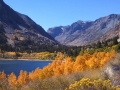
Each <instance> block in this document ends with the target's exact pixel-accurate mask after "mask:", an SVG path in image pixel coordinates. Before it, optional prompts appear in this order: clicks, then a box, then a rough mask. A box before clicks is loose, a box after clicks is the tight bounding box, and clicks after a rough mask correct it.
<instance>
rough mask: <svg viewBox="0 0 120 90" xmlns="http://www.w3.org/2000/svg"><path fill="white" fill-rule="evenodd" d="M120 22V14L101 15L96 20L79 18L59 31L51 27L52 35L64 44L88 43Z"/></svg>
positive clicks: (97, 38) (77, 44)
mask: <svg viewBox="0 0 120 90" xmlns="http://www.w3.org/2000/svg"><path fill="white" fill-rule="evenodd" d="M119 22H120V14H110V15H108V16H105V17H100V18H98V19H96V20H95V21H82V20H79V21H77V22H74V23H73V24H71V25H70V26H69V27H66V26H63V27H62V29H63V30H64V32H62V30H61V29H60V30H59V31H61V32H57V34H56V33H55V32H56V31H58V28H60V27H57V28H55V29H54V28H51V30H48V33H49V31H51V33H52V34H51V33H49V34H50V35H51V36H52V35H54V38H55V39H56V40H57V41H59V42H60V43H62V44H65V45H74V46H79V45H86V44H88V43H91V42H94V41H97V40H99V39H100V38H101V37H102V36H103V35H104V34H106V33H108V32H109V31H110V30H112V29H114V28H115V26H116V25H117V24H118V23H119Z"/></svg>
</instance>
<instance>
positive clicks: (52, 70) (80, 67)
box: [0, 50, 118, 90]
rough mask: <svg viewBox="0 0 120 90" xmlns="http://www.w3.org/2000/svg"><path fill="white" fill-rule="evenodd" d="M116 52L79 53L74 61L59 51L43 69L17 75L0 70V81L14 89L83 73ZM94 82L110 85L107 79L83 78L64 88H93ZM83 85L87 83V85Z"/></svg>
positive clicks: (97, 67) (103, 62) (95, 67)
mask: <svg viewBox="0 0 120 90" xmlns="http://www.w3.org/2000/svg"><path fill="white" fill-rule="evenodd" d="M116 54H117V53H116V52H115V51H114V50H111V51H110V52H106V51H104V52H95V53H94V54H92V55H91V54H88V53H85V54H84V55H83V56H80V55H79V56H77V57H76V60H75V61H74V60H73V59H72V58H71V57H65V56H64V55H63V54H62V53H60V52H59V53H58V54H57V56H56V58H55V60H54V61H53V62H52V63H51V64H49V65H47V66H45V67H44V68H43V69H40V68H36V69H35V70H34V71H32V72H27V71H23V70H21V71H20V74H19V76H18V77H17V76H16V75H15V74H14V73H11V74H10V75H8V76H6V74H5V73H4V71H3V72H0V82H2V83H3V82H6V83H7V84H8V85H9V86H10V87H11V88H12V89H13V90H14V89H18V88H20V87H23V86H26V85H28V84H30V83H31V82H35V81H41V80H43V81H44V80H45V79H50V78H56V77H60V76H66V77H67V75H72V74H74V73H79V72H80V73H84V72H85V71H87V70H95V69H100V68H102V67H103V66H104V65H105V64H106V63H107V62H109V61H110V60H111V59H112V58H114V57H115V55H116ZM87 82H88V83H87ZM95 82H98V83H101V84H100V85H102V86H104V83H106V82H109V84H110V85H111V83H110V81H109V80H108V81H107V80H106V81H101V80H98V81H91V80H90V79H84V78H83V79H82V80H80V81H78V82H75V84H71V85H70V84H69V85H70V86H69V87H68V86H67V87H65V88H66V90H89V88H88V87H90V88H93V87H92V86H94V87H95V86H96V85H97V84H96V83H95ZM83 84H84V85H83ZM5 85H6V84H5ZM81 85H82V86H81ZM85 85H87V87H86V86H85ZM91 85H92V86H91ZM83 86H85V88H84V89H76V88H78V87H80V88H82V87H83ZM111 87H112V85H111ZM86 88H87V89H86ZM103 88H104V87H103ZM112 88H113V89H111V90H116V89H115V88H118V87H112ZM32 90H34V89H32ZM40 90H44V89H40ZM45 90H46V89H45ZM50 90H51V89H50ZM92 90H93V89H92ZM94 90H97V89H94ZM100 90H104V89H100ZM105 90H106V89H105ZM107 90H108V89H107ZM117 90H118V89H117Z"/></svg>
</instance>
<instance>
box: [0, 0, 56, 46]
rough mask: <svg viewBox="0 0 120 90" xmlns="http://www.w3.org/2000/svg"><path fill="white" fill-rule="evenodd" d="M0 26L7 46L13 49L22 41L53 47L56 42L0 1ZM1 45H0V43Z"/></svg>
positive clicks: (24, 16)
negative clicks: (3, 31)
mask: <svg viewBox="0 0 120 90" xmlns="http://www.w3.org/2000/svg"><path fill="white" fill-rule="evenodd" d="M0 25H1V26H3V29H4V30H5V37H4V38H6V39H7V44H10V45H12V46H13V47H15V46H16V45H17V44H19V43H21V42H22V41H24V40H31V41H33V42H34V43H37V44H39V45H54V44H56V41H55V40H54V39H53V38H52V37H51V36H50V35H49V34H48V33H47V32H46V31H45V30H44V29H43V28H42V27H41V26H40V25H38V24H36V23H35V22H34V21H33V20H32V19H31V18H30V17H28V16H27V15H24V14H21V13H19V12H17V11H14V10H13V9H12V8H11V7H9V6H8V5H6V4H5V3H4V1H3V0H0ZM0 44H1V43H0Z"/></svg>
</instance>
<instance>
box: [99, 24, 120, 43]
mask: <svg viewBox="0 0 120 90" xmlns="http://www.w3.org/2000/svg"><path fill="white" fill-rule="evenodd" d="M117 36H118V37H119V38H120V22H119V23H118V24H117V25H116V26H115V28H114V29H112V30H110V31H109V32H107V33H106V34H104V35H103V36H102V37H101V38H100V41H101V42H104V41H106V40H108V39H112V38H114V37H117Z"/></svg>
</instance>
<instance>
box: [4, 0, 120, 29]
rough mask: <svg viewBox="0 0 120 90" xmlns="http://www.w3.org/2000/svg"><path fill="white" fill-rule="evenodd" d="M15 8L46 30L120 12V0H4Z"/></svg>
mask: <svg viewBox="0 0 120 90" xmlns="http://www.w3.org/2000/svg"><path fill="white" fill-rule="evenodd" d="M4 2H5V3H6V4H8V5H9V6H10V7H12V8H13V9H14V10H16V11H18V12H20V13H22V14H26V15H28V16H29V17H30V18H31V19H33V20H34V21H35V22H36V23H37V24H39V25H41V26H42V27H43V28H44V29H45V30H47V29H48V28H50V27H54V26H60V25H62V26H65V25H71V24H72V23H73V22H76V21H78V20H83V21H86V20H96V19H98V18H99V17H103V16H107V15H109V14H120V0H4Z"/></svg>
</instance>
